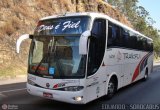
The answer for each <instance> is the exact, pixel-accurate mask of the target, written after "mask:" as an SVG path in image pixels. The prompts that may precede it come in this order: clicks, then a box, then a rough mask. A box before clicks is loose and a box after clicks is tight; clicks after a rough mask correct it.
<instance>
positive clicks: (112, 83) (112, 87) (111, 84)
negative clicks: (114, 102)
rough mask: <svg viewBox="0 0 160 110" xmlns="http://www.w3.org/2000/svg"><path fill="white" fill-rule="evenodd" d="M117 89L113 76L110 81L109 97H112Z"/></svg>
mask: <svg viewBox="0 0 160 110" xmlns="http://www.w3.org/2000/svg"><path fill="white" fill-rule="evenodd" d="M116 91H117V86H116V81H115V80H114V79H113V78H112V79H111V80H110V81H109V83H108V93H107V98H108V99H111V98H112V97H113V96H114V94H115V92H116Z"/></svg>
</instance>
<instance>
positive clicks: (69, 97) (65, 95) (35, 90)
mask: <svg viewBox="0 0 160 110" xmlns="http://www.w3.org/2000/svg"><path fill="white" fill-rule="evenodd" d="M27 91H28V92H29V94H31V95H35V96H40V97H43V98H47V99H51V100H56V101H61V102H67V103H72V104H85V103H86V102H85V100H84V96H83V90H81V91H75V92H72V91H60V90H50V89H45V88H40V87H36V86H33V85H30V84H28V83H27Z"/></svg>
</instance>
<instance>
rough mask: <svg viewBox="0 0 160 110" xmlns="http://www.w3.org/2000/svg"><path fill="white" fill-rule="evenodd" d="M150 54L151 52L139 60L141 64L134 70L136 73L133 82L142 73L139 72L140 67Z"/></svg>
mask: <svg viewBox="0 0 160 110" xmlns="http://www.w3.org/2000/svg"><path fill="white" fill-rule="evenodd" d="M149 55H150V53H148V54H146V55H145V56H144V57H143V58H142V60H141V61H140V62H139V64H138V65H137V67H136V69H135V71H134V74H133V77H132V82H133V81H134V80H135V79H136V78H137V77H138V75H139V74H140V72H139V68H140V65H141V63H142V62H143V61H144V60H145V59H146V58H147V57H148V56H149Z"/></svg>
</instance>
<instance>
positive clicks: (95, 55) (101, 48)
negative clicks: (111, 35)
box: [87, 19, 106, 76]
mask: <svg viewBox="0 0 160 110" xmlns="http://www.w3.org/2000/svg"><path fill="white" fill-rule="evenodd" d="M89 40H90V44H89V55H88V72H87V73H88V74H87V75H88V76H90V75H92V74H94V73H95V72H96V71H97V70H98V69H99V67H100V65H101V63H102V60H103V57H104V52H105V44H106V20H104V19H96V20H95V21H94V24H93V28H92V36H91V37H90V39H89Z"/></svg>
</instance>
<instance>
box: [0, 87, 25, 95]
mask: <svg viewBox="0 0 160 110" xmlns="http://www.w3.org/2000/svg"><path fill="white" fill-rule="evenodd" d="M26 89H27V88H22V89H13V90H7V91H1V92H0V94H2V93H7V92H16V91H22V90H26Z"/></svg>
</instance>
